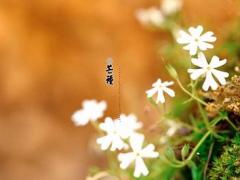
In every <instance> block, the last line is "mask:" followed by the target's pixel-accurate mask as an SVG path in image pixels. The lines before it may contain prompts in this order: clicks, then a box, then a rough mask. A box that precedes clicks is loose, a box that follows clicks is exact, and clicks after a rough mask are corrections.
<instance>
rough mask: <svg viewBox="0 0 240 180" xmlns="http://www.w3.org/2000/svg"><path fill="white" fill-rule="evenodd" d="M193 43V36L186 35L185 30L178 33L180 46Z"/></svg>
mask: <svg viewBox="0 0 240 180" xmlns="http://www.w3.org/2000/svg"><path fill="white" fill-rule="evenodd" d="M191 41H192V36H191V35H189V34H188V33H186V32H185V31H183V30H180V31H179V33H178V38H177V42H178V43H179V44H188V43H190V42H191Z"/></svg>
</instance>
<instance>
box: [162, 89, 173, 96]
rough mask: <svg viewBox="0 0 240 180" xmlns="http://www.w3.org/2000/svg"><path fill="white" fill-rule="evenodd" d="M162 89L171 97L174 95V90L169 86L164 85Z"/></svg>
mask: <svg viewBox="0 0 240 180" xmlns="http://www.w3.org/2000/svg"><path fill="white" fill-rule="evenodd" d="M163 91H164V92H166V93H167V94H168V95H169V96H171V97H174V96H175V92H174V91H173V90H172V89H170V88H167V87H164V88H163Z"/></svg>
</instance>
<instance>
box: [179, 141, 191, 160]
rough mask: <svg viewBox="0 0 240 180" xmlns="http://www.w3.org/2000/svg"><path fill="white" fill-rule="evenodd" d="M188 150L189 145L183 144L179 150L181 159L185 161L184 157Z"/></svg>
mask: <svg viewBox="0 0 240 180" xmlns="http://www.w3.org/2000/svg"><path fill="white" fill-rule="evenodd" d="M189 149H190V146H189V144H185V145H184V146H183V148H182V150H181V155H182V159H185V158H186V156H187V155H188V154H189Z"/></svg>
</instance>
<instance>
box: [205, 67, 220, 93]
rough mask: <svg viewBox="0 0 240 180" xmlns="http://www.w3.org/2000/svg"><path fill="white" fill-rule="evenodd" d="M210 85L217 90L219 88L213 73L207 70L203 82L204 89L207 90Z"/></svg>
mask: <svg viewBox="0 0 240 180" xmlns="http://www.w3.org/2000/svg"><path fill="white" fill-rule="evenodd" d="M209 87H211V88H212V90H216V89H217V88H218V84H217V83H216V81H215V80H214V78H213V76H212V73H211V72H210V71H208V72H207V74H206V79H205V81H204V83H203V87H202V88H203V90H204V91H207V90H208V89H209Z"/></svg>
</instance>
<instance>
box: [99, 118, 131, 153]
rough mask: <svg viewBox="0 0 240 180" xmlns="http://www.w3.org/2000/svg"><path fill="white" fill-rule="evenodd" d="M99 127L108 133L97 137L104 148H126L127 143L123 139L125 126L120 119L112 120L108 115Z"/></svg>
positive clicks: (113, 149)
mask: <svg viewBox="0 0 240 180" xmlns="http://www.w3.org/2000/svg"><path fill="white" fill-rule="evenodd" d="M99 127H100V129H101V130H103V131H105V132H106V133H107V134H106V136H103V137H100V138H98V139H97V143H98V144H100V145H101V149H102V150H107V149H108V148H109V147H110V150H111V151H115V150H117V149H118V150H121V149H124V148H126V146H127V145H126V144H125V142H124V140H123V139H124V138H125V137H124V136H123V134H122V132H123V130H121V129H122V128H123V127H122V126H121V122H120V120H119V119H116V120H112V119H111V118H109V117H107V118H106V119H105V121H104V123H101V124H100V125H99Z"/></svg>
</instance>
